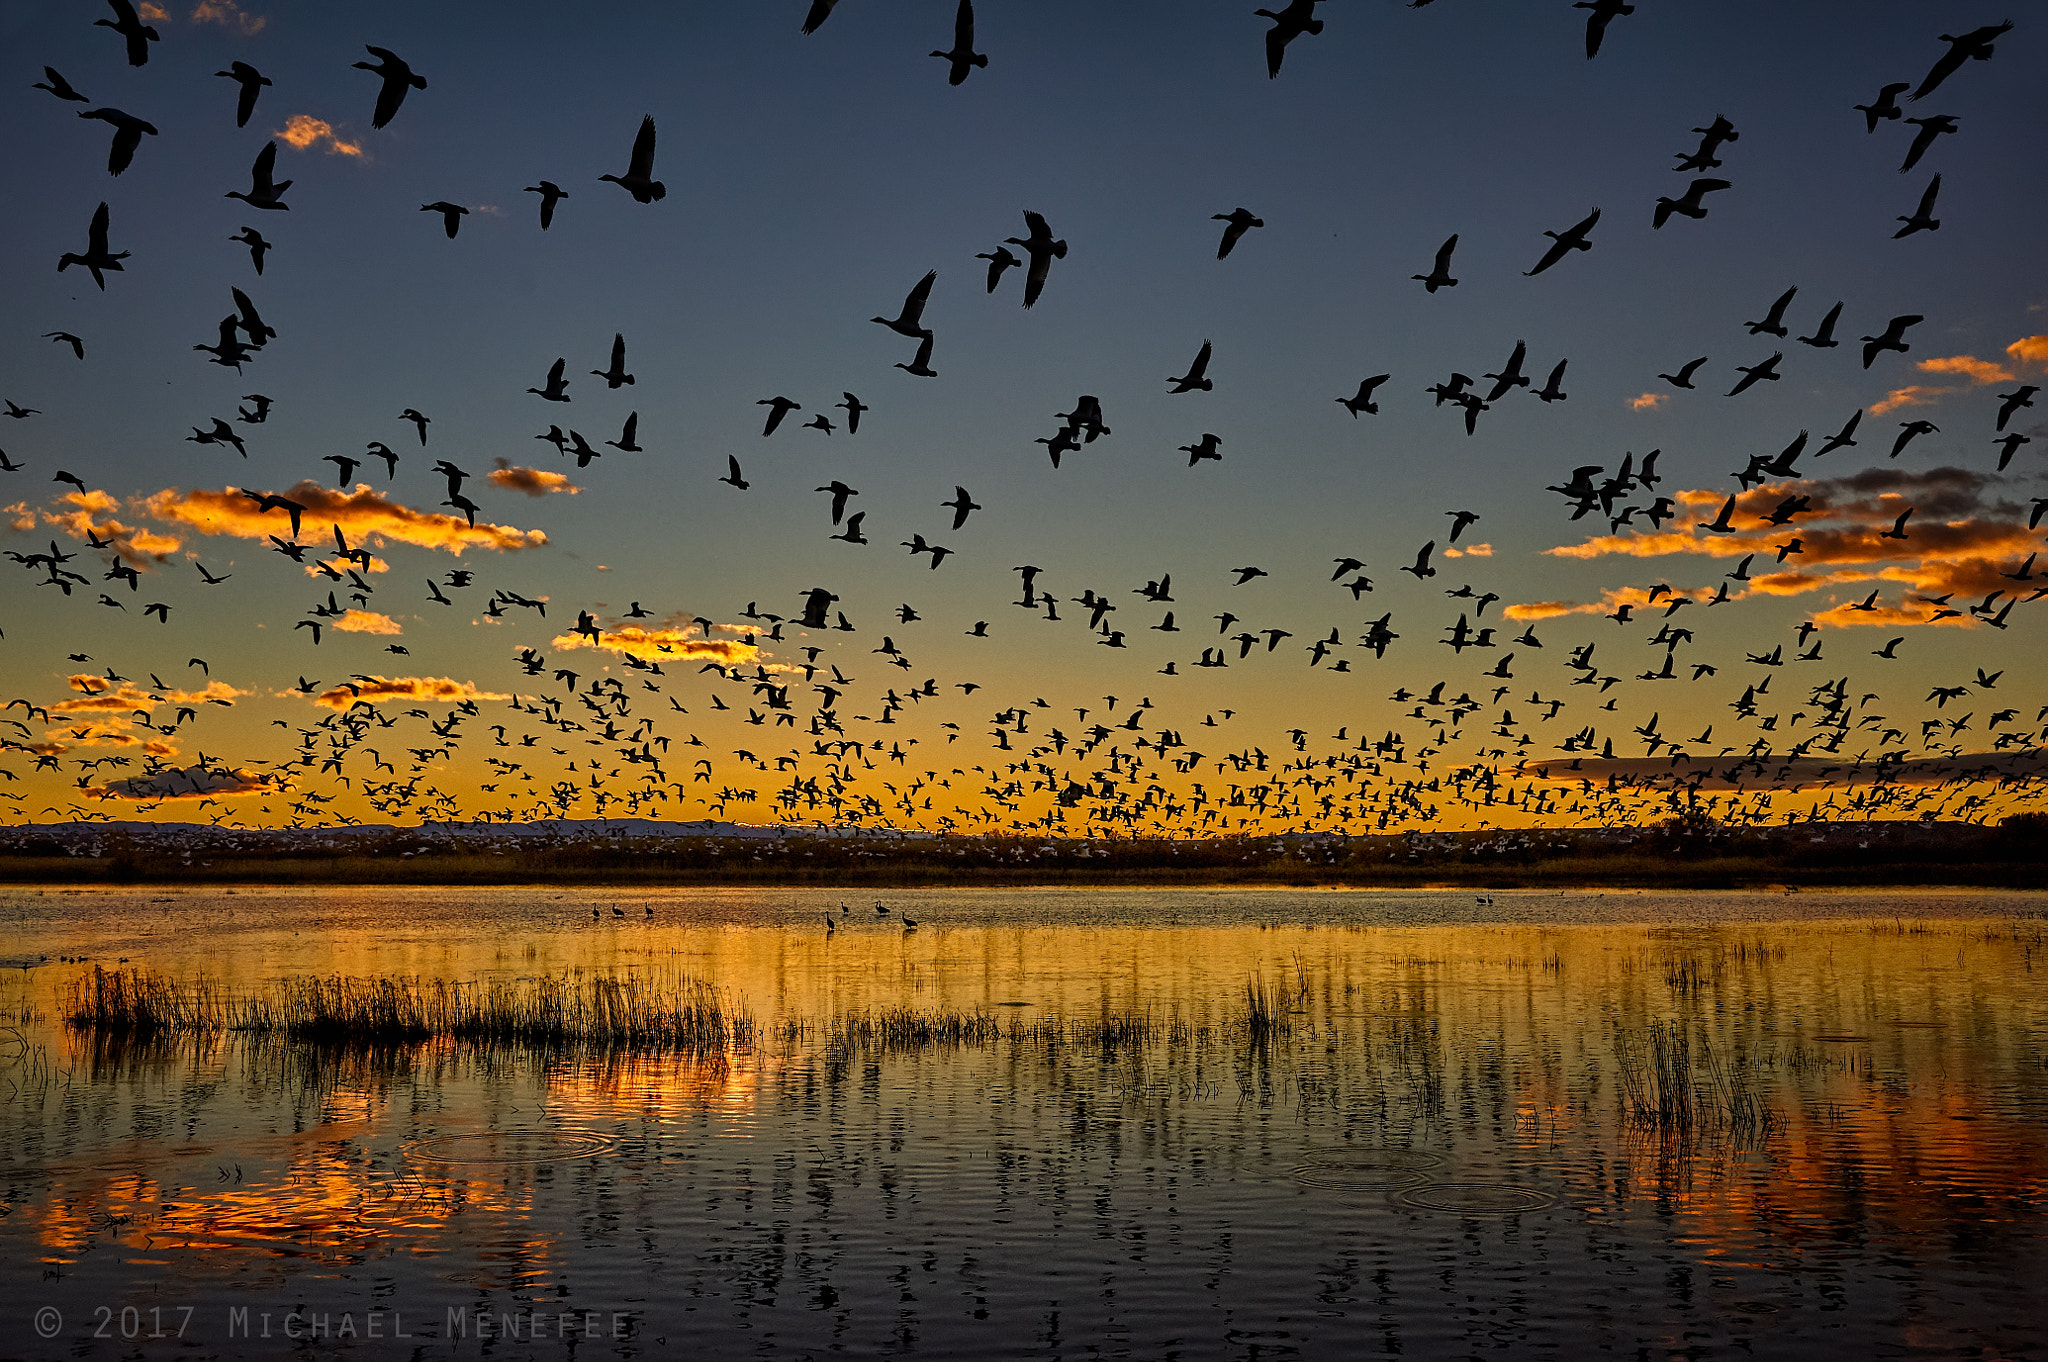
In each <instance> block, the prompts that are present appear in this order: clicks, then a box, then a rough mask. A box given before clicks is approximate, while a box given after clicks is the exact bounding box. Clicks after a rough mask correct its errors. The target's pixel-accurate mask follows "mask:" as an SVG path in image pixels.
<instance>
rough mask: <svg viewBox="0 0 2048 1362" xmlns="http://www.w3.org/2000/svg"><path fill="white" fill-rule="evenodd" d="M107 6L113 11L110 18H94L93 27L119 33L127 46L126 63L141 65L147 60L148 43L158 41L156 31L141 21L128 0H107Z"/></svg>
mask: <svg viewBox="0 0 2048 1362" xmlns="http://www.w3.org/2000/svg"><path fill="white" fill-rule="evenodd" d="M107 7H108V8H109V9H111V10H113V11H114V17H113V18H111V19H95V20H93V21H92V24H93V27H94V28H111V29H113V30H114V32H116V33H118V34H120V35H121V37H122V38H123V40H125V42H126V43H127V47H128V64H129V65H130V66H143V65H146V64H147V63H148V61H149V45H150V44H151V43H153V42H157V41H159V40H158V38H157V32H156V30H155V29H153V28H151V27H150V26H149V25H148V24H145V23H143V22H142V17H141V16H140V15H138V14H137V13H136V12H135V6H133V5H131V4H129V3H128V0H107Z"/></svg>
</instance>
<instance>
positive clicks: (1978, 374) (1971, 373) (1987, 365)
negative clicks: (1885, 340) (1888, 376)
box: [1873, 355, 2012, 410]
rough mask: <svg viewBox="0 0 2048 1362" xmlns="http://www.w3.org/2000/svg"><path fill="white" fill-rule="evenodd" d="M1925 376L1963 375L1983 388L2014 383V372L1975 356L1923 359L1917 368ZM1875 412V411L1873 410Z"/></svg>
mask: <svg viewBox="0 0 2048 1362" xmlns="http://www.w3.org/2000/svg"><path fill="white" fill-rule="evenodd" d="M1914 367H1916V368H1917V369H1919V370H1920V372H1921V373H1923V374H1961V375H1962V376H1963V377H1965V378H1967V379H1969V380H1970V382H1972V383H1974V384H1976V385H1977V386H1978V387H1980V388H1981V387H1983V386H1984V385H1985V384H1987V383H2010V382H2012V370H2010V369H2008V368H2006V367H2005V366H2004V365H2001V364H1998V363H1996V362H1994V361H1992V360H1988V359H1978V358H1977V357H1976V356H1975V355H1950V356H1948V357H1947V358H1946V359H1923V360H1921V361H1920V363H1919V364H1917V365H1916V366H1914ZM1873 410H1875V409H1874V408H1873Z"/></svg>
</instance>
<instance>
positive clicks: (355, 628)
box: [328, 610, 405, 634]
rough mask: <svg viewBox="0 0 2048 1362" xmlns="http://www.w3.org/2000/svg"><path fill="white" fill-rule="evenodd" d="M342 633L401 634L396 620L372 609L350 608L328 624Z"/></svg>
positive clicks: (402, 631)
mask: <svg viewBox="0 0 2048 1362" xmlns="http://www.w3.org/2000/svg"><path fill="white" fill-rule="evenodd" d="M328 627H329V628H330V629H336V630H339V631H340V632H341V633H344V634H402V633H404V632H405V630H403V629H401V628H400V627H399V625H398V621H397V620H395V619H393V618H391V616H389V615H380V614H378V613H377V612H376V611H374V610H351V611H349V612H348V613H347V614H345V615H343V616H342V617H341V618H340V619H338V620H335V621H334V622H333V623H332V624H330V625H329V626H328Z"/></svg>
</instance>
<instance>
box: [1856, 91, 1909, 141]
mask: <svg viewBox="0 0 2048 1362" xmlns="http://www.w3.org/2000/svg"><path fill="white" fill-rule="evenodd" d="M1912 88H1913V82H1912V81H1910V80H1902V81H1899V82H1898V83H1896V84H1893V85H1887V86H1885V87H1884V88H1883V89H1882V90H1879V91H1878V92H1877V98H1876V99H1874V100H1872V101H1871V102H1870V103H1868V104H1857V105H1853V106H1851V107H1853V108H1854V109H1855V110H1856V112H1858V113H1860V114H1862V115H1863V126H1864V131H1866V132H1876V131H1877V123H1878V120H1879V119H1881V118H1888V119H1891V120H1893V121H1894V122H1896V121H1897V120H1898V119H1900V118H1903V117H1905V113H1906V111H1905V110H1904V109H1901V108H1900V107H1899V102H1898V97H1899V95H1900V94H1902V93H1904V92H1905V91H1907V90H1910V89H1912Z"/></svg>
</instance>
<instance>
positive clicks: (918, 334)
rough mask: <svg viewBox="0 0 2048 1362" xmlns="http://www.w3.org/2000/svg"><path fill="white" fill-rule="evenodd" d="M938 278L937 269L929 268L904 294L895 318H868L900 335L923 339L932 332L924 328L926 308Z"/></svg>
mask: <svg viewBox="0 0 2048 1362" xmlns="http://www.w3.org/2000/svg"><path fill="white" fill-rule="evenodd" d="M938 278H939V272H938V271H937V270H927V271H926V272H925V276H924V278H922V279H920V280H918V281H917V282H916V283H915V284H913V285H911V288H910V292H909V293H907V294H905V295H904V296H903V310H902V311H901V312H899V313H898V314H897V315H896V317H895V318H894V319H893V320H892V319H890V318H888V317H870V318H868V320H869V321H871V322H876V323H878V324H880V325H882V326H886V327H888V328H889V329H890V330H891V331H894V332H895V333H896V334H897V335H899V336H908V337H909V338H910V339H912V340H919V341H921V340H923V339H924V338H925V337H927V336H929V335H930V334H931V333H930V332H928V331H926V330H925V329H924V308H925V304H926V303H927V302H929V301H930V300H931V296H932V285H933V284H934V283H936V282H937V281H938Z"/></svg>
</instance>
